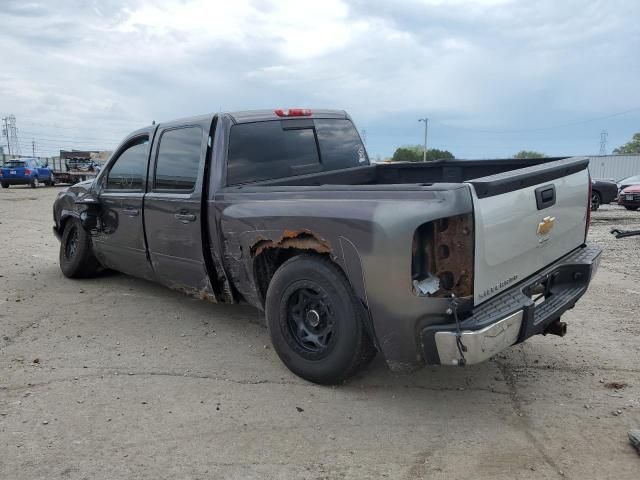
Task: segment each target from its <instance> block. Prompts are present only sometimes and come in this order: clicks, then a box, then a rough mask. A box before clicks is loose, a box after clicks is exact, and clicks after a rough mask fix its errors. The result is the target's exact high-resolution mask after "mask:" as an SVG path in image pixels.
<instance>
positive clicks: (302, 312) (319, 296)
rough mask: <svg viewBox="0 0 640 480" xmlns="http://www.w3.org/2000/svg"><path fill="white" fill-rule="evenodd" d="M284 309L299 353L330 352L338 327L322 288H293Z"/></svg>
mask: <svg viewBox="0 0 640 480" xmlns="http://www.w3.org/2000/svg"><path fill="white" fill-rule="evenodd" d="M286 310H287V327H288V329H289V333H290V334H291V336H292V337H293V340H294V341H295V342H296V344H297V345H298V346H299V347H300V348H302V350H304V351H305V352H307V353H309V354H312V355H314V356H322V355H323V354H326V353H328V352H329V351H330V350H331V347H332V346H333V344H334V343H335V340H336V337H337V333H338V332H337V325H336V321H335V314H334V309H333V307H332V305H331V302H330V299H329V296H328V295H327V294H326V292H324V290H323V289H322V288H321V287H319V286H304V287H300V288H297V289H295V290H294V291H293V292H291V294H290V295H289V298H288V299H287V305H286Z"/></svg>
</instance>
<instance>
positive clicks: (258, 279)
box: [253, 247, 342, 304]
mask: <svg viewBox="0 0 640 480" xmlns="http://www.w3.org/2000/svg"><path fill="white" fill-rule="evenodd" d="M303 254H306V255H309V254H312V255H318V256H319V257H325V258H329V254H328V253H318V252H315V251H313V250H308V249H302V248H291V247H288V248H287V247H281V248H278V247H276V248H267V249H264V250H263V251H262V252H260V254H259V255H256V257H255V258H254V259H253V276H254V279H255V283H256V288H257V290H258V295H259V297H260V301H261V302H262V303H263V304H264V300H265V298H266V297H267V289H268V288H269V284H270V283H271V279H272V278H273V275H274V274H275V273H276V271H277V270H278V269H279V268H280V266H281V265H282V264H283V263H284V262H286V261H287V260H289V259H290V258H293V257H296V256H298V255H303ZM338 268H340V266H338ZM340 270H342V269H340Z"/></svg>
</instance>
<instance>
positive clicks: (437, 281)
mask: <svg viewBox="0 0 640 480" xmlns="http://www.w3.org/2000/svg"><path fill="white" fill-rule="evenodd" d="M473 240H474V237H473V214H466V215H456V216H453V217H447V218H441V219H438V220H434V221H432V222H428V223H424V224H422V225H420V227H418V228H417V230H416V231H415V233H414V235H413V252H412V254H413V257H412V261H411V280H412V282H413V290H414V293H415V294H416V295H418V296H430V297H451V296H452V295H455V296H456V297H469V296H471V295H473Z"/></svg>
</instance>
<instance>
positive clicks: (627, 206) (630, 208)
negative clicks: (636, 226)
mask: <svg viewBox="0 0 640 480" xmlns="http://www.w3.org/2000/svg"><path fill="white" fill-rule="evenodd" d="M624 208H626V209H627V210H633V211H635V210H638V207H632V206H630V205H625V206H624Z"/></svg>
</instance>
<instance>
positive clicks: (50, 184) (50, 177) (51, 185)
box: [46, 173, 56, 187]
mask: <svg viewBox="0 0 640 480" xmlns="http://www.w3.org/2000/svg"><path fill="white" fill-rule="evenodd" d="M46 184H47V185H49V186H50V187H53V186H54V185H55V184H56V179H55V178H54V176H53V173H51V174H50V175H49V180H48V181H47V182H46Z"/></svg>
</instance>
